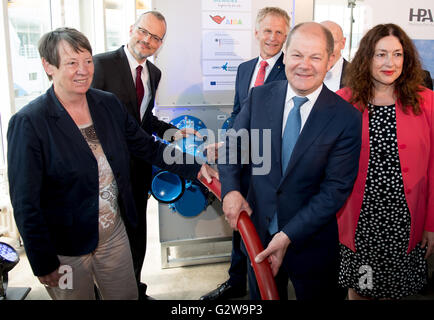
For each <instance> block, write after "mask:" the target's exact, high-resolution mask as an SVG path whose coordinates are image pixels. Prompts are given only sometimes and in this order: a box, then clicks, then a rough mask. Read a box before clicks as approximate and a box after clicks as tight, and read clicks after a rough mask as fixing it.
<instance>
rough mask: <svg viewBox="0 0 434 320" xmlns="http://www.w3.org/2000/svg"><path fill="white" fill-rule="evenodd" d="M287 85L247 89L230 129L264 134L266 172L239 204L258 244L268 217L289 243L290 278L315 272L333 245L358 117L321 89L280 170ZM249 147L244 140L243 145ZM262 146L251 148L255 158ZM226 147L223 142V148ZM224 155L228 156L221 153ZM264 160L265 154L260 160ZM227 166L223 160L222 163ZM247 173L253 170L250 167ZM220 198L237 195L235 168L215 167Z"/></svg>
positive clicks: (353, 163) (356, 145)
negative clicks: (245, 205)
mask: <svg viewBox="0 0 434 320" xmlns="http://www.w3.org/2000/svg"><path fill="white" fill-rule="evenodd" d="M287 87H288V82H287V81H286V80H284V81H275V82H272V83H269V84H266V85H263V86H260V87H256V88H253V89H252V90H251V92H250V94H249V97H248V98H247V99H246V101H245V105H244V106H243V107H242V108H241V112H240V114H239V115H238V117H237V118H236V119H235V123H234V126H233V128H234V129H235V130H236V131H238V130H240V129H243V128H244V129H247V130H248V131H249V132H251V130H253V129H259V130H260V131H259V132H260V140H259V141H263V140H262V139H263V131H262V130H264V129H271V155H270V157H269V159H270V161H269V167H270V171H269V173H268V174H261V175H255V174H252V176H251V181H250V188H249V192H248V196H247V201H248V202H249V205H250V206H251V208H252V210H253V214H252V216H251V218H252V221H253V224H254V225H255V227H256V230H257V231H258V234H259V237H260V238H261V240H262V242H263V245H264V246H266V245H267V243H266V240H265V239H266V238H267V233H268V231H267V230H268V227H269V224H270V222H271V219H272V217H273V215H274V213H275V212H277V215H278V226H279V230H282V231H283V232H285V233H286V234H287V235H288V237H289V238H290V239H291V244H290V246H289V247H288V250H287V253H286V255H285V259H284V261H283V266H285V267H287V268H288V269H289V270H291V271H290V274H291V273H293V272H295V273H309V272H320V271H321V268H322V267H323V266H324V265H326V264H328V263H329V259H330V258H329V253H330V250H335V248H336V247H337V246H338V229H337V222H336V213H337V212H338V210H339V209H340V208H341V206H342V205H343V204H344V202H345V200H346V198H347V197H348V195H349V194H350V192H351V189H352V187H353V183H354V180H355V178H356V175H357V169H358V157H359V154H360V145H361V129H362V122H361V120H362V117H361V114H360V112H359V111H357V110H355V108H354V107H352V106H351V105H350V104H348V103H347V102H346V101H344V100H343V99H341V98H340V97H339V96H337V95H336V94H335V93H333V92H331V91H330V90H329V89H327V88H326V86H324V87H323V89H322V91H321V93H320V95H319V97H318V100H317V101H316V103H315V105H314V107H313V109H312V111H311V113H310V115H309V118H308V119H307V121H306V124H305V126H304V127H303V130H302V132H301V134H300V137H299V139H298V141H297V143H296V145H295V147H294V150H293V153H292V157H291V160H290V163H289V164H288V167H287V170H286V172H284V173H282V172H281V160H280V159H281V140H282V138H281V136H282V121H283V120H282V119H283V110H284V105H285V98H286V92H287ZM253 143H255V142H254V141H250V144H253ZM264 145H265V146H266V145H268V143H266V142H263V143H259V154H263V153H262V152H263V150H266V149H264ZM229 147H230V144H227V148H229ZM227 153H228V154H229V150H227ZM264 156H265V157H267V155H266V154H265V155H264ZM226 163H228V162H226ZM251 166H252V168H255V167H256V168H257V167H261V164H254V163H253V164H252V165H251ZM219 175H220V179H221V181H222V198H224V196H225V195H226V194H227V193H228V192H229V191H232V190H238V191H239V190H240V183H239V178H240V165H229V164H225V165H219Z"/></svg>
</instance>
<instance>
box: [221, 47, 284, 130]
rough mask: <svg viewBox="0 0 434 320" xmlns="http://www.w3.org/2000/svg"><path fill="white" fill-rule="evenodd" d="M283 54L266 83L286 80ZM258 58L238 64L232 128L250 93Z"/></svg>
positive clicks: (230, 124) (230, 126) (230, 125)
mask: <svg viewBox="0 0 434 320" xmlns="http://www.w3.org/2000/svg"><path fill="white" fill-rule="evenodd" d="M283 56H284V54H283V53H282V54H281V55H280V57H279V59H277V61H276V63H275V65H274V66H273V69H272V70H271V71H270V74H269V75H268V77H267V79H266V80H265V82H264V84H267V83H270V82H272V81H276V80H286V75H285V65H284V64H283ZM258 59H259V57H257V58H255V59H252V60H249V61H246V62H243V63H241V64H240V65H239V66H238V70H237V77H236V80H235V98H234V108H233V111H232V114H231V121H230V123H229V128H232V125H233V123H234V121H235V118H236V116H237V114H238V113H240V110H241V106H242V103H243V101H244V100H245V99H246V98H247V96H248V94H249V88H250V82H251V80H252V76H253V73H254V72H255V67H256V64H257V63H258Z"/></svg>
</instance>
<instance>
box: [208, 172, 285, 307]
mask: <svg viewBox="0 0 434 320" xmlns="http://www.w3.org/2000/svg"><path fill="white" fill-rule="evenodd" d="M200 182H202V183H203V184H204V185H205V186H206V187H207V188H208V189H209V190H210V191H211V192H212V193H214V195H215V196H216V197H217V198H218V199H219V200H220V201H221V183H220V181H219V180H217V179H215V178H213V179H212V181H211V183H208V182H207V181H206V179H205V178H203V177H200ZM237 228H238V230H239V231H240V234H241V238H242V239H243V241H244V244H245V246H246V249H247V253H248V254H249V258H250V261H251V263H252V266H253V270H254V271H255V275H256V281H257V282H258V286H259V291H260V293H261V298H262V300H279V294H278V293H277V287H276V282H275V281H274V277H273V273H272V272H271V268H270V264H269V262H268V260H264V261H262V262H261V263H256V262H255V257H256V256H257V255H258V254H259V253H260V252H261V251H263V250H264V247H263V246H262V243H261V240H260V239H259V236H258V233H257V232H256V229H255V226H254V225H253V223H252V220H250V217H249V215H248V214H247V212H245V211H242V212H241V213H240V216H239V218H238V222H237Z"/></svg>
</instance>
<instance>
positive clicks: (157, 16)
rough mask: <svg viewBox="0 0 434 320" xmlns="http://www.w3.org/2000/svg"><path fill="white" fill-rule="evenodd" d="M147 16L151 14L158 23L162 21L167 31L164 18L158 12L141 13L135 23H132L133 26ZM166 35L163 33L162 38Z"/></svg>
mask: <svg viewBox="0 0 434 320" xmlns="http://www.w3.org/2000/svg"><path fill="white" fill-rule="evenodd" d="M147 14H152V15H153V16H154V17H155V18H157V19H158V20H159V21H163V22H164V25H165V26H166V31H167V22H166V18H164V16H163V14H162V13H161V12H159V11H156V10H151V11H146V12H144V13H142V14H141V15H140V16H139V17H138V18H137V20H136V22H135V23H134V25H135V26H137V25H138V24H139V22H140V20H141V19H142V18H143V17H144V16H145V15H147ZM165 35H166V32H164V35H163V38H164V36H165Z"/></svg>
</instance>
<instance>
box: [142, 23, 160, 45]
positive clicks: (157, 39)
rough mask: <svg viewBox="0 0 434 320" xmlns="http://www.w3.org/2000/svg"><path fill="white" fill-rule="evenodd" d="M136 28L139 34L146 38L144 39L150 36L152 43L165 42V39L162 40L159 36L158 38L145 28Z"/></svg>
mask: <svg viewBox="0 0 434 320" xmlns="http://www.w3.org/2000/svg"><path fill="white" fill-rule="evenodd" d="M136 27H137V30H138V31H139V33H140V34H141V35H142V36H144V37H147V36H150V37H151V39H152V41H154V42H155V43H160V42H162V41H163V39H161V38H160V37H159V36H156V35H155V34H152V33H150V32H149V31H148V30H146V29H145V28H142V27H139V26H136Z"/></svg>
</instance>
